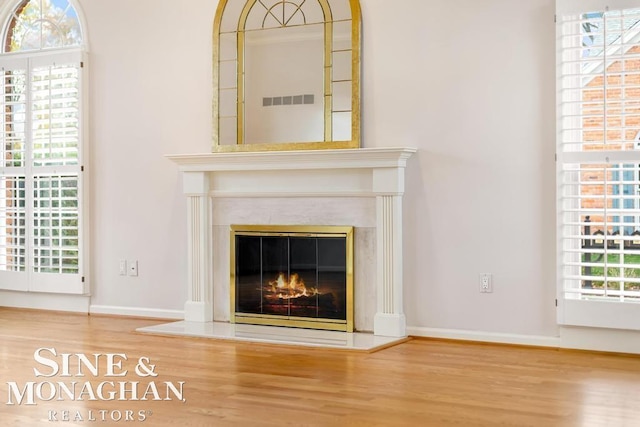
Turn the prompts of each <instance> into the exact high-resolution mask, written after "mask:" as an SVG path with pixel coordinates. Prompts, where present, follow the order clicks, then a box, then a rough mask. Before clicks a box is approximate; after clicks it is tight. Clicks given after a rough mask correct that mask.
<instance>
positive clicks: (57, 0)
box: [4, 0, 82, 52]
mask: <svg viewBox="0 0 640 427" xmlns="http://www.w3.org/2000/svg"><path fill="white" fill-rule="evenodd" d="M80 45H82V28H81V26H80V21H79V20H78V14H77V12H76V9H75V8H74V7H73V5H71V3H69V2H68V1H67V0H28V1H23V2H22V3H20V4H19V6H18V7H17V8H16V9H15V10H14V11H13V13H12V14H11V17H10V21H9V24H8V25H7V31H6V34H5V36H4V52H26V51H30V50H41V49H51V48H63V47H77V46H80Z"/></svg>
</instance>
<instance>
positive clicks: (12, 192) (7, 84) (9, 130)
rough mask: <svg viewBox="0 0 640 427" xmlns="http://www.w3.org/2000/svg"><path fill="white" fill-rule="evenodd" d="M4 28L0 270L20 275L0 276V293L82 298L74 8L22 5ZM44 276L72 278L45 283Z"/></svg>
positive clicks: (59, 2)
mask: <svg viewBox="0 0 640 427" xmlns="http://www.w3.org/2000/svg"><path fill="white" fill-rule="evenodd" d="M5 28H6V33H5V35H4V40H3V47H4V53H5V54H4V55H1V56H0V65H2V69H1V72H2V81H1V83H0V85H1V87H0V90H1V91H2V107H3V112H4V114H3V115H2V117H1V120H0V121H1V122H2V126H1V127H0V140H1V141H0V142H1V146H0V150H1V151H2V154H3V155H2V164H1V167H0V172H2V175H1V178H0V273H2V272H6V273H15V272H27V273H28V274H27V275H25V277H24V278H23V277H19V276H18V277H16V276H15V275H13V276H7V277H8V278H6V279H5V276H3V275H2V274H0V288H7V287H8V288H17V289H22V290H40V291H47V292H57V291H62V292H74V293H82V292H84V291H85V290H86V289H85V288H84V285H82V284H81V283H83V280H82V279H81V277H80V276H81V274H82V232H81V231H82V227H81V224H82V216H81V213H82V203H81V190H82V169H83V167H82V161H81V157H82V156H81V155H82V120H81V117H82V115H81V109H82V106H81V104H82V102H81V101H82V97H81V92H82V71H83V63H84V59H83V52H82V50H81V48H80V47H81V45H82V42H83V37H82V29H81V25H80V22H79V19H78V15H77V11H76V10H75V8H74V7H73V5H72V4H71V3H70V2H69V1H67V0H29V1H23V2H20V3H19V4H17V6H16V7H15V9H14V10H13V13H12V14H11V15H10V16H9V17H8V21H7V25H6V26H5ZM8 54H11V55H8ZM41 273H46V274H44V275H43V274H41ZM51 273H57V274H64V275H75V276H77V277H78V278H79V279H80V280H79V281H78V282H74V281H73V280H68V277H67V279H65V281H67V284H62V285H59V286H58V285H56V286H51V284H50V283H49V284H48V282H51V280H50V279H51V277H52V276H51ZM8 280H14V281H17V282H19V283H20V286H16V285H15V283H8V282H7V281H8ZM53 282H56V280H53Z"/></svg>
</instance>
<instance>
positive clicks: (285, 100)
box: [213, 0, 361, 152]
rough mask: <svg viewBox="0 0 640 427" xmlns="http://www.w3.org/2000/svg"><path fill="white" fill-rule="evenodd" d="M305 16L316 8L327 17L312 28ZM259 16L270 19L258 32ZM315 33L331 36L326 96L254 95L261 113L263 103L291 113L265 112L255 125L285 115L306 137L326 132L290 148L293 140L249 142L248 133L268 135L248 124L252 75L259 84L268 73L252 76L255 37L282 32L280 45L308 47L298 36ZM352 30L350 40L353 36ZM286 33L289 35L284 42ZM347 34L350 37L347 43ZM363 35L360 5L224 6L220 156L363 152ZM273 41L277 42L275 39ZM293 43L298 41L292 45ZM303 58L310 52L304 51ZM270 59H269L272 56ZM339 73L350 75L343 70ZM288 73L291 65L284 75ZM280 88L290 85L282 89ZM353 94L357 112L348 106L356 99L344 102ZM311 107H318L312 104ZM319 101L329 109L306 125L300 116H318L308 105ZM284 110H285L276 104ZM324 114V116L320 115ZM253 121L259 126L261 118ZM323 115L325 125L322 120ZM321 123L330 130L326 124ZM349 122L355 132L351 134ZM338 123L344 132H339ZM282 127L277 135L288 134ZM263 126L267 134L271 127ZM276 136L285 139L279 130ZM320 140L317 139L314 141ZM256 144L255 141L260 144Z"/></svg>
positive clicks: (217, 77)
mask: <svg viewBox="0 0 640 427" xmlns="http://www.w3.org/2000/svg"><path fill="white" fill-rule="evenodd" d="M304 8H315V12H316V15H317V16H320V13H321V19H320V20H319V21H318V20H316V21H315V22H313V23H311V24H310V23H309V22H308V17H307V15H305V10H304ZM320 10H321V12H320ZM258 13H262V14H264V19H263V20H262V23H261V24H260V23H259V22H258V24H257V26H256V22H257V21H256V19H255V16H254V15H256V14H258ZM250 15H251V17H250ZM250 18H253V19H252V22H253V24H250V25H249V26H248V21H249V20H250ZM294 18H295V19H294ZM268 20H270V21H271V22H270V24H269V25H268V24H267V22H268ZM260 25H261V27H260ZM316 25H317V26H316ZM311 26H314V28H323V35H322V37H323V43H324V49H323V50H324V52H323V55H322V56H323V57H322V61H323V63H324V65H323V66H322V68H323V69H322V70H319V71H318V72H319V73H321V74H322V75H323V77H322V80H323V81H322V82H321V83H322V86H323V88H322V89H321V90H322V92H323V93H319V94H318V95H319V96H315V97H314V95H311V94H309V95H308V94H306V93H304V94H303V93H300V90H298V92H295V90H291V92H293V93H286V90H284V91H283V92H285V93H283V95H289V96H281V97H280V96H278V97H273V98H271V97H270V96H272V94H271V93H266V92H268V91H267V90H263V91H264V92H265V93H259V94H258V96H257V97H256V96H255V94H253V95H254V97H253V98H252V99H251V102H253V104H254V105H253V107H255V104H256V102H258V101H260V102H262V105H260V106H259V108H269V107H270V106H271V105H274V106H275V105H278V106H281V105H284V108H281V109H280V110H276V109H275V107H271V109H270V110H266V109H263V110H259V111H263V112H264V113H265V114H264V115H263V116H262V117H260V120H255V119H254V121H261V120H264V121H266V120H267V117H271V116H269V115H268V114H267V113H269V114H273V112H274V111H277V114H280V115H281V116H282V115H288V116H289V117H290V118H291V120H292V122H295V123H292V125H293V124H295V126H296V127H297V128H301V130H299V131H298V134H300V132H303V133H304V132H306V130H305V126H307V127H308V128H309V129H311V128H312V127H313V126H312V123H311V122H313V125H315V128H318V127H322V128H323V129H320V131H319V133H316V134H314V136H311V140H309V138H307V137H306V136H305V137H303V138H298V137H297V136H294V137H292V138H291V139H293V140H286V139H287V138H286V137H285V138H284V139H285V140H275V141H273V140H269V137H265V138H266V140H265V141H260V140H258V141H254V140H248V138H247V134H248V131H252V132H253V134H255V133H256V130H257V129H261V128H260V127H258V126H254V124H253V123H249V122H248V121H247V108H248V107H247V99H246V94H247V86H248V83H251V82H250V81H249V82H248V81H247V80H246V76H247V74H248V73H249V74H250V75H251V76H254V78H255V76H256V75H258V76H259V75H260V73H263V72H265V71H266V70H265V69H264V68H261V69H260V70H252V69H251V68H250V66H251V64H252V62H251V61H250V60H248V58H247V46H248V45H247V43H248V38H249V36H252V37H254V36H255V35H257V34H259V33H267V32H269V31H270V30H276V31H280V33H278V37H277V39H278V40H282V39H284V38H286V39H293V40H294V41H295V38H296V37H300V38H301V40H303V39H309V38H310V36H309V35H308V34H302V35H296V34H297V31H299V30H305V28H310V27H311ZM349 30H350V34H348V33H347V32H348V31H349ZM283 31H286V32H288V34H287V35H285V36H284V37H283V34H284V32H283ZM339 31H341V32H339ZM342 31H343V32H344V33H347V35H346V36H345V35H344V34H343V32H342ZM360 31H361V18H360V3H359V1H358V0H220V2H219V4H218V9H217V11H216V16H215V21H214V35H213V84H214V99H213V127H214V129H213V151H216V152H229V151H275V150H312V149H313V150H316V149H337V148H358V147H360V43H361V38H360ZM272 32H273V31H272ZM349 36H350V41H349ZM272 39H276V38H275V37H272ZM252 40H253V39H252ZM288 42H289V43H290V42H291V41H290V40H288ZM261 43H262V44H267V43H268V42H260V41H259V42H257V43H256V44H261ZM281 43H282V42H281ZM300 43H304V42H303V41H301V42H300ZM289 46H291V45H289ZM258 48H260V47H258ZM300 48H301V46H298V47H292V50H291V55H293V56H295V55H298V56H299V55H300ZM254 49H255V48H254ZM302 51H303V52H304V48H303V50H302ZM295 52H297V53H295ZM264 55H265V56H266V54H264ZM348 59H350V64H348V63H347V65H346V68H345V66H344V63H345V62H348ZM345 60H346V61H345ZM256 62H257V61H256ZM339 65H340V66H341V67H342V69H343V71H340V70H338V69H337V68H336V67H338V66H339ZM287 66H288V63H287V64H286V65H284V66H283V67H287ZM349 66H350V70H349V69H348V67H349ZM344 69H346V72H345V71H344ZM281 80H286V79H281ZM278 83H279V84H280V83H283V82H282V81H279V82H278ZM349 86H350V87H349ZM345 88H346V91H349V89H350V98H351V99H350V105H348V101H349V100H348V97H349V94H348V93H347V96H346V98H347V100H346V101H345V100H344V99H342V98H345V97H344V95H342V96H338V95H337V90H338V89H341V92H345ZM267 95H269V96H267ZM303 99H304V101H303ZM307 99H309V100H310V101H311V102H307ZM315 99H318V100H321V102H322V106H321V107H322V108H321V109H320V106H316V107H314V112H315V116H314V117H308V116H307V117H304V118H303V119H302V120H300V118H299V117H298V116H296V115H295V114H298V113H300V112H301V111H302V110H303V109H304V108H306V110H304V111H308V110H310V109H309V106H307V105H303V104H309V103H314V102H315ZM257 100H258V101H257ZM276 102H278V103H277V104H276ZM271 103H273V104H271ZM295 108H297V110H296V109H295ZM320 110H321V111H322V112H321V113H319V111H320ZM253 114H254V115H253V116H251V117H252V118H253V117H255V116H256V115H258V114H260V113H257V114H256V113H253ZM305 114H306V113H305ZM311 114H314V113H311ZM319 114H321V115H323V117H322V118H320V117H318V115H319ZM306 119H309V123H306V122H305V120H306ZM349 119H350V120H349ZM320 120H322V121H323V123H319V121H320ZM349 121H350V129H349V128H348V125H349ZM338 123H339V124H340V125H342V126H339V125H338ZM281 124H282V120H279V121H278V122H276V121H274V122H273V123H269V125H270V126H271V127H272V128H273V127H276V126H281ZM252 126H253V127H252ZM261 126H262V127H264V126H265V125H264V123H262V124H261ZM259 132H260V131H259V130H258V133H259ZM274 133H276V134H280V132H279V130H276V131H274ZM285 133H286V132H285ZM322 133H323V135H322ZM314 137H315V139H313V138H314ZM252 138H253V139H255V137H253V136H252ZM273 138H276V139H277V138H278V136H275V137H271V139H273Z"/></svg>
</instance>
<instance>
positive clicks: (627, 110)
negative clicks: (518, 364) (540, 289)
mask: <svg viewBox="0 0 640 427" xmlns="http://www.w3.org/2000/svg"><path fill="white" fill-rule="evenodd" d="M556 4H557V8H558V13H557V16H556V22H557V36H558V37H557V43H558V44H557V45H558V57H557V65H558V68H557V70H558V108H557V113H558V126H557V128H558V138H557V140H558V147H557V156H558V170H557V173H558V175H557V176H558V180H557V181H558V257H559V259H558V260H559V268H558V282H559V298H558V299H559V302H560V311H559V316H560V318H559V321H560V323H562V324H570V325H582V326H597V327H613V328H623V329H640V221H639V219H640V192H639V191H638V189H639V188H640V173H639V165H640V149H639V148H638V143H637V135H638V133H639V132H640V1H636V2H633V1H626V0H620V1H617V0H611V1H598V0H595V1H590V2H587V3H585V2H580V1H577V0H558V2H557V3H556Z"/></svg>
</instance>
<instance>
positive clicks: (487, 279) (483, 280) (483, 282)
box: [480, 273, 493, 293]
mask: <svg viewBox="0 0 640 427" xmlns="http://www.w3.org/2000/svg"><path fill="white" fill-rule="evenodd" d="M480 292H482V293H491V292H493V280H492V279H491V274H490V273H484V274H481V275H480Z"/></svg>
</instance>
